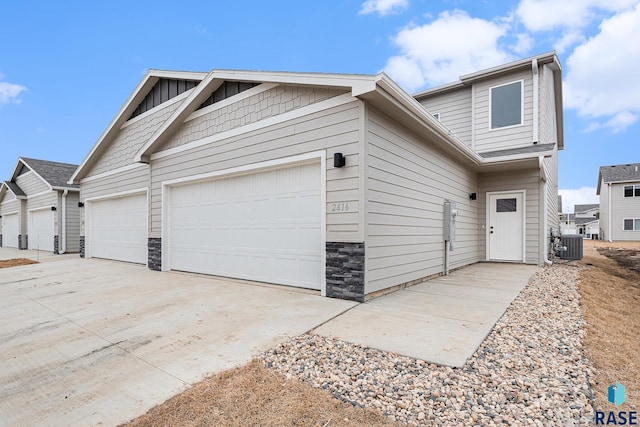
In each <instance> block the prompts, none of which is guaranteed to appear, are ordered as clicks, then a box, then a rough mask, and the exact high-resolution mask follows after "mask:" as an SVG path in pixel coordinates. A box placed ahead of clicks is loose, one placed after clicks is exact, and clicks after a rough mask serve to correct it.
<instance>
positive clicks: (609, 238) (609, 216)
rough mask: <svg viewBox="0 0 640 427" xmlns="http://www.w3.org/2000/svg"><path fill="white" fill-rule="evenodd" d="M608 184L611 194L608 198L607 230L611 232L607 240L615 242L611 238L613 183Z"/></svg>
mask: <svg viewBox="0 0 640 427" xmlns="http://www.w3.org/2000/svg"><path fill="white" fill-rule="evenodd" d="M607 185H608V186H609V194H608V195H607V198H608V199H609V202H608V203H607V211H608V212H607V232H608V233H609V236H608V237H607V240H608V241H610V242H613V240H611V183H610V182H609V183H607Z"/></svg>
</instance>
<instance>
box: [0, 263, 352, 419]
mask: <svg viewBox="0 0 640 427" xmlns="http://www.w3.org/2000/svg"><path fill="white" fill-rule="evenodd" d="M0 252H2V250H0ZM22 253H25V252H22ZM5 255H6V254H5ZM11 257H13V256H11ZM354 305H356V304H355V303H353V302H348V301H341V300H336V299H330V298H322V297H320V296H318V295H317V293H312V292H306V291H302V290H300V291H298V290H294V289H291V288H285V287H275V286H266V285H265V286H261V285H257V284H251V283H247V282H241V281H234V280H221V279H217V278H210V277H204V276H197V275H189V274H180V273H158V272H153V271H149V270H148V269H147V268H146V267H144V266H137V265H132V264H126V263H117V262H110V261H102V260H83V259H79V258H76V257H73V258H69V257H62V258H58V260H57V261H51V262H44V263H40V264H35V265H30V266H23V267H14V268H8V269H0V425H11V426H33V425H52V426H55V425H61V426H70V425H83V426H86V425H116V424H118V423H121V422H125V421H127V420H129V419H131V418H133V417H135V416H137V415H140V414H142V413H144V412H146V411H147V410H148V409H150V408H151V407H153V406H154V405H156V404H159V403H161V402H163V401H164V400H166V399H168V398H169V397H171V396H173V395H175V394H176V393H178V392H180V391H182V390H184V389H186V388H187V387H188V386H189V385H190V384H193V383H195V382H197V381H199V380H201V379H203V378H204V377H205V376H207V375H208V374H211V373H215V372H219V371H222V370H224V369H227V368H230V367H233V366H237V365H240V364H242V363H244V362H247V361H248V360H250V359H251V358H252V357H253V356H255V355H256V354H257V353H258V352H260V351H261V350H265V349H267V348H269V347H272V346H274V345H276V344H277V343H279V342H281V341H284V340H286V339H287V337H289V336H293V335H298V334H302V333H304V332H306V331H308V330H310V329H313V328H314V327H316V326H318V325H320V324H321V323H323V322H326V321H327V320H329V319H331V318H333V317H335V316H336V315H338V314H340V313H342V312H344V311H345V310H348V309H349V308H351V307H353V306H354Z"/></svg>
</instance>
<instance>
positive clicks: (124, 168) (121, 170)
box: [80, 163, 149, 184]
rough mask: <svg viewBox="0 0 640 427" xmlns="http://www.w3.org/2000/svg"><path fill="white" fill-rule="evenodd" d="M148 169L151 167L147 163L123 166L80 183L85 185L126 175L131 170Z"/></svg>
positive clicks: (92, 176)
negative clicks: (114, 176)
mask: <svg viewBox="0 0 640 427" xmlns="http://www.w3.org/2000/svg"><path fill="white" fill-rule="evenodd" d="M148 167H149V165H148V164H147V163H132V164H130V165H127V166H122V167H119V168H117V169H112V170H110V171H106V172H102V173H99V174H97V175H91V176H88V177H86V178H82V179H81V180H80V183H81V184H84V183H86V182H92V181H96V180H98V179H102V178H106V177H109V176H112V175H117V174H120V173H124V172H127V171H130V170H135V169H138V168H148Z"/></svg>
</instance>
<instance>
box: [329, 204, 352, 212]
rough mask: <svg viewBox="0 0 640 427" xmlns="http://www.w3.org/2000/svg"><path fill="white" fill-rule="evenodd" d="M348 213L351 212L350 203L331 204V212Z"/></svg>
mask: <svg viewBox="0 0 640 427" xmlns="http://www.w3.org/2000/svg"><path fill="white" fill-rule="evenodd" d="M348 211H349V203H348V202H340V203H331V212H348Z"/></svg>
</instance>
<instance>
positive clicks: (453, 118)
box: [419, 87, 472, 146]
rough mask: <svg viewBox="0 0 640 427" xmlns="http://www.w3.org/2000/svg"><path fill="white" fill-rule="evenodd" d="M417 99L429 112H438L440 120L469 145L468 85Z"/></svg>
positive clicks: (469, 101)
mask: <svg viewBox="0 0 640 427" xmlns="http://www.w3.org/2000/svg"><path fill="white" fill-rule="evenodd" d="M419 101H420V103H421V104H422V105H424V106H425V107H426V108H427V110H429V112H430V113H431V114H436V113H438V114H440V122H441V123H442V124H443V125H445V126H446V127H447V128H449V129H450V130H451V132H453V133H454V134H455V136H457V137H458V138H460V140H461V141H462V142H464V143H465V144H466V145H469V146H471V142H472V141H471V135H472V121H471V118H472V113H471V109H472V98H471V88H470V87H465V88H461V89H458V90H455V91H451V92H447V93H444V94H438V95H433V96H429V97H426V98H421V99H419Z"/></svg>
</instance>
